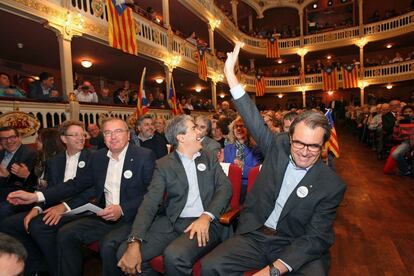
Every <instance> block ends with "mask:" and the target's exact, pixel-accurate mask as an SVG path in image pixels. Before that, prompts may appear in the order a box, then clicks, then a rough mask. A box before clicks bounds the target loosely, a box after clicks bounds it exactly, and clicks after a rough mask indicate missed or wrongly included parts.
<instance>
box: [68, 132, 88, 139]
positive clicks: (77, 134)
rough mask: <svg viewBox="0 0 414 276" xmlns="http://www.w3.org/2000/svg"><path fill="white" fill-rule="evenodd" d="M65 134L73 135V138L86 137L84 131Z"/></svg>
mask: <svg viewBox="0 0 414 276" xmlns="http://www.w3.org/2000/svg"><path fill="white" fill-rule="evenodd" d="M65 136H69V137H74V138H76V139H79V138H86V137H87V136H86V134H85V133H73V134H65Z"/></svg>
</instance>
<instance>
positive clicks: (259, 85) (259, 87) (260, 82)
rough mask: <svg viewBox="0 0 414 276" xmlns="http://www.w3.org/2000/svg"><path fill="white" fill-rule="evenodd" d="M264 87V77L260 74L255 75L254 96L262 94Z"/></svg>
mask: <svg viewBox="0 0 414 276" xmlns="http://www.w3.org/2000/svg"><path fill="white" fill-rule="evenodd" d="M265 87H266V83H265V79H264V78H263V77H262V76H260V75H256V96H257V97H261V96H264V94H265Z"/></svg>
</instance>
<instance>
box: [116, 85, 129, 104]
mask: <svg viewBox="0 0 414 276" xmlns="http://www.w3.org/2000/svg"><path fill="white" fill-rule="evenodd" d="M114 104H128V98H127V95H126V91H125V89H124V88H118V89H117V90H116V91H115V92H114Z"/></svg>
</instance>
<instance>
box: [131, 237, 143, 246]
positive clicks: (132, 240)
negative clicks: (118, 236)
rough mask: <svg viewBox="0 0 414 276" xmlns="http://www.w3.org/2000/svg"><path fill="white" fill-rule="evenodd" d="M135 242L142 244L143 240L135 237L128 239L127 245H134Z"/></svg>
mask: <svg viewBox="0 0 414 276" xmlns="http://www.w3.org/2000/svg"><path fill="white" fill-rule="evenodd" d="M133 242H137V243H139V244H141V242H142V239H140V238H137V237H134V236H130V237H129V238H128V239H127V243H128V244H130V243H133Z"/></svg>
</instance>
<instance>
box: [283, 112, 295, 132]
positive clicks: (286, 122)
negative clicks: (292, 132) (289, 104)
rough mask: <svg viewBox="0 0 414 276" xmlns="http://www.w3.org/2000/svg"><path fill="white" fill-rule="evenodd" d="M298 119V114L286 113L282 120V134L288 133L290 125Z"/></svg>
mask: <svg viewBox="0 0 414 276" xmlns="http://www.w3.org/2000/svg"><path fill="white" fill-rule="evenodd" d="M296 117H298V113H296V112H294V111H291V112H288V113H286V114H285V115H284V116H283V119H282V125H283V132H289V128H290V125H291V124H292V122H293V121H294V120H295V119H296Z"/></svg>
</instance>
